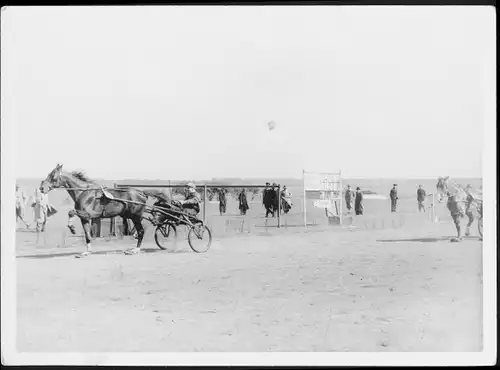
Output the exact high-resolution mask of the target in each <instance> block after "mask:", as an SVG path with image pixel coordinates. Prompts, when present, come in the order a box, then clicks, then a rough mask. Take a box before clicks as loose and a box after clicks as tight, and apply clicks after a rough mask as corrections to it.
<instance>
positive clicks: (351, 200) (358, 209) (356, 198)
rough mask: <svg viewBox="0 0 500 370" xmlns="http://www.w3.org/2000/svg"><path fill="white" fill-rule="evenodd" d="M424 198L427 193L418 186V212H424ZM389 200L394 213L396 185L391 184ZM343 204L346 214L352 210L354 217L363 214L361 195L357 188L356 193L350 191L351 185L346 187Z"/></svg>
mask: <svg viewBox="0 0 500 370" xmlns="http://www.w3.org/2000/svg"><path fill="white" fill-rule="evenodd" d="M426 197H427V193H426V191H425V190H424V187H423V186H422V185H419V186H418V189H417V205H418V211H419V212H422V211H423V212H425V200H426ZM389 199H390V200H391V212H396V211H397V206H398V200H399V197H398V184H393V186H392V189H391V190H390V191H389ZM345 203H346V208H347V212H352V209H353V208H354V212H355V214H356V215H362V214H363V193H362V191H361V188H360V187H359V186H358V187H357V188H356V192H354V191H352V189H351V185H347V189H346V192H345Z"/></svg>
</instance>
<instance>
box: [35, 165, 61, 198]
mask: <svg viewBox="0 0 500 370" xmlns="http://www.w3.org/2000/svg"><path fill="white" fill-rule="evenodd" d="M61 177H62V164H58V165H57V166H56V168H54V169H53V170H52V171H50V173H49V174H48V175H47V177H46V178H45V180H43V181H42V183H41V184H40V190H41V191H42V193H44V194H47V193H48V192H49V191H51V190H52V189H56V188H60V187H61V186H62V179H61Z"/></svg>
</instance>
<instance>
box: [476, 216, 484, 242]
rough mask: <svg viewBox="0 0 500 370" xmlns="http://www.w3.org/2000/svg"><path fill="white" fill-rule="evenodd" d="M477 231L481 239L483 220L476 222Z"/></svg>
mask: <svg viewBox="0 0 500 370" xmlns="http://www.w3.org/2000/svg"><path fill="white" fill-rule="evenodd" d="M477 231H478V233H479V237H480V238H481V239H483V219H482V218H480V219H479V220H477Z"/></svg>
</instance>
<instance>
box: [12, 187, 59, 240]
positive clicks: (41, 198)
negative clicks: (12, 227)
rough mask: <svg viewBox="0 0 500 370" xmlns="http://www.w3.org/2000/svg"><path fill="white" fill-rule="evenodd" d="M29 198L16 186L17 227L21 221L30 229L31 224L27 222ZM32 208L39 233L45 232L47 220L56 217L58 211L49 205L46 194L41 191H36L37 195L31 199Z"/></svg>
mask: <svg viewBox="0 0 500 370" xmlns="http://www.w3.org/2000/svg"><path fill="white" fill-rule="evenodd" d="M27 201H28V197H27V196H26V194H25V193H24V191H22V190H21V188H20V186H19V185H18V184H16V225H17V223H18V222H19V221H21V222H22V223H24V226H25V227H26V228H27V229H29V228H30V224H29V223H28V222H26V220H25V217H26V205H27ZM30 206H31V208H32V209H33V216H34V221H33V222H34V223H35V225H36V226H35V228H36V231H37V232H44V231H45V226H46V224H47V219H48V218H49V217H50V216H52V215H54V214H55V213H56V212H57V210H56V209H55V208H54V207H53V206H51V205H50V204H49V199H48V196H47V194H44V193H43V192H42V191H41V190H40V189H38V188H36V189H35V194H34V195H33V196H32V197H31V204H30Z"/></svg>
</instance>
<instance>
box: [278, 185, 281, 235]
mask: <svg viewBox="0 0 500 370" xmlns="http://www.w3.org/2000/svg"><path fill="white" fill-rule="evenodd" d="M280 227H281V185H279V184H278V229H279V228H280Z"/></svg>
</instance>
